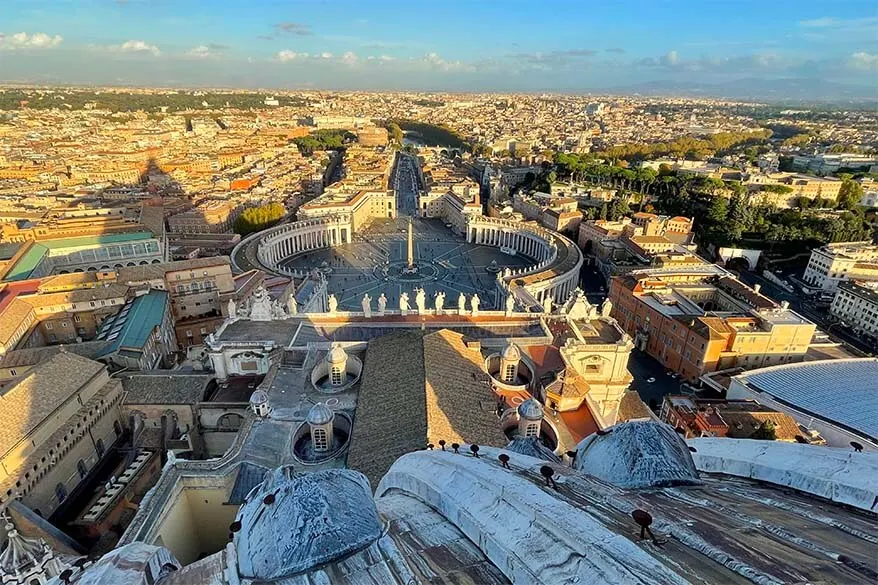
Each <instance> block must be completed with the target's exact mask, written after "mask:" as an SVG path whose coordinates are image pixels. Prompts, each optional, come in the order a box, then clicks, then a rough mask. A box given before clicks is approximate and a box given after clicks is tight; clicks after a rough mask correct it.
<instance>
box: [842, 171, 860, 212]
mask: <svg viewBox="0 0 878 585" xmlns="http://www.w3.org/2000/svg"><path fill="white" fill-rule="evenodd" d="M862 198H863V187H862V185H860V184H859V183H857V182H856V181H854V180H853V179H852V178H851V177H850V176H845V177H844V179H843V181H842V183H841V189H839V191H838V199H837V207H838V208H839V209H854V208H856V207H857V206H858V205H859V204H860V200H861V199H862Z"/></svg>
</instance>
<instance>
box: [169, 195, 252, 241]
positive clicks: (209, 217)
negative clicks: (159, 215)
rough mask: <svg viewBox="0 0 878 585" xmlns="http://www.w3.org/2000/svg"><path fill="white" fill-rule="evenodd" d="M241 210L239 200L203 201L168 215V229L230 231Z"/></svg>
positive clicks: (194, 232) (199, 232) (186, 232)
mask: <svg viewBox="0 0 878 585" xmlns="http://www.w3.org/2000/svg"><path fill="white" fill-rule="evenodd" d="M243 210H244V206H243V205H242V203H241V202H240V201H215V200H212V201H205V202H203V203H199V204H198V205H197V206H195V207H194V208H193V209H189V210H187V211H184V212H183V213H178V214H176V215H172V216H171V217H169V218H168V229H169V231H171V232H172V233H178V234H225V233H230V232H232V231H233V229H234V226H235V220H237V219H238V217H239V216H240V215H241V212H242V211H243Z"/></svg>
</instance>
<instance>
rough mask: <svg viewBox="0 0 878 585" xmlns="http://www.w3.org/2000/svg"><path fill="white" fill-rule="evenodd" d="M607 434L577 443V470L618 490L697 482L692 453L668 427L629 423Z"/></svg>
mask: <svg viewBox="0 0 878 585" xmlns="http://www.w3.org/2000/svg"><path fill="white" fill-rule="evenodd" d="M607 431H608V432H605V433H604V434H602V435H599V434H597V433H595V434H593V435H589V436H587V437H586V438H585V439H583V440H582V441H581V442H580V443H579V445H578V446H577V448H576V464H575V468H576V469H577V470H579V471H582V472H583V473H587V474H589V475H593V476H595V477H597V478H598V479H601V480H603V481H606V482H607V483H611V484H613V485H616V486H619V487H622V488H647V487H665V486H677V485H695V484H698V483H700V481H699V478H698V471H697V470H696V469H695V463H694V462H693V461H692V453H690V452H689V447H688V446H687V445H686V441H684V440H683V439H682V438H681V437H680V435H678V434H677V433H676V432H675V431H674V428H673V427H672V426H670V425H667V424H665V423H659V422H653V421H631V422H626V423H621V424H618V425H616V426H614V427H612V428H611V429H607Z"/></svg>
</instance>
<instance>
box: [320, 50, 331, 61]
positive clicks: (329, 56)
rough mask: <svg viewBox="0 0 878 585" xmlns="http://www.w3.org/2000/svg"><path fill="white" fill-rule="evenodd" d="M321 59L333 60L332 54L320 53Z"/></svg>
mask: <svg viewBox="0 0 878 585" xmlns="http://www.w3.org/2000/svg"><path fill="white" fill-rule="evenodd" d="M320 58H321V59H332V53H327V52H325V51H324V52H323V53H320Z"/></svg>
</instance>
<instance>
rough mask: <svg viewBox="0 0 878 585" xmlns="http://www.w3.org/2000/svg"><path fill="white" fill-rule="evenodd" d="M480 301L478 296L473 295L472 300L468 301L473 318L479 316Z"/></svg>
mask: <svg viewBox="0 0 878 585" xmlns="http://www.w3.org/2000/svg"><path fill="white" fill-rule="evenodd" d="M481 302H482V301H481V299H479V295H478V294H474V295H473V298H471V299H470V306H471V307H472V309H473V317H478V316H479V303H481Z"/></svg>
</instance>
